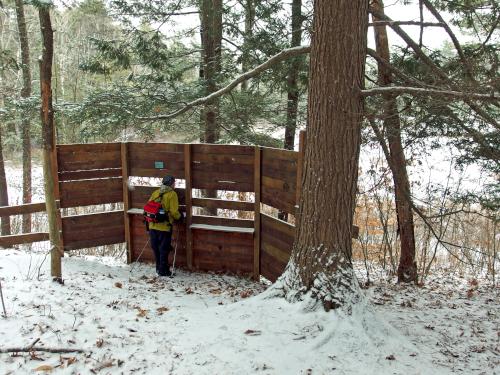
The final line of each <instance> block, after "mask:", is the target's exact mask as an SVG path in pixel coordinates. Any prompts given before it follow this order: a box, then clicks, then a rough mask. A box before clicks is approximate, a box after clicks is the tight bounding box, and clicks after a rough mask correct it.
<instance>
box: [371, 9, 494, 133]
mask: <svg viewBox="0 0 500 375" xmlns="http://www.w3.org/2000/svg"><path fill="white" fill-rule="evenodd" d="M370 12H371V13H372V14H373V15H375V16H376V17H377V18H379V19H381V20H384V21H392V19H390V18H389V17H387V16H386V15H385V14H384V13H381V12H379V11H377V10H376V9H374V8H373V7H370ZM389 27H390V28H391V29H393V30H394V31H395V32H396V34H398V35H399V36H400V37H401V38H402V39H403V40H404V41H405V42H406V44H408V46H409V47H411V49H412V50H413V51H414V52H415V54H416V55H417V56H418V57H419V58H420V59H421V60H422V61H423V62H424V63H425V64H426V65H427V66H429V68H431V70H432V71H433V72H434V74H436V76H437V77H439V78H440V79H441V80H443V82H445V83H447V84H448V85H450V88H452V89H453V90H459V88H457V86H456V84H455V83H454V82H453V81H452V80H451V79H450V77H448V75H447V74H446V73H445V72H444V71H442V70H441V69H440V68H439V67H438V66H437V65H436V64H435V63H434V62H433V61H432V60H431V59H430V58H429V57H428V56H427V55H426V54H425V53H424V52H423V51H422V49H421V48H420V47H419V46H418V44H417V43H415V41H414V40H413V39H412V38H410V36H409V35H408V34H407V33H406V32H405V31H404V30H403V29H401V28H400V27H399V26H398V25H395V24H389ZM464 102H465V103H467V105H468V106H469V107H470V108H471V109H473V110H474V111H475V112H476V113H477V114H478V115H479V116H481V117H482V118H483V119H484V120H485V121H487V122H488V123H489V124H491V125H492V126H494V127H495V128H496V129H500V124H499V123H498V122H497V120H496V119H495V118H494V117H492V116H491V115H490V114H489V113H488V112H486V111H484V110H483V109H482V108H481V107H479V106H478V105H477V104H476V103H474V102H473V101H472V100H471V99H468V98H464Z"/></svg>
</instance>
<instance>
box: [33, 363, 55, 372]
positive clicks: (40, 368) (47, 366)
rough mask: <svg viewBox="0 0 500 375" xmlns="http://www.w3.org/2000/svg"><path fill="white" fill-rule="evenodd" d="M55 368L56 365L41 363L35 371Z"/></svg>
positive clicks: (49, 370)
mask: <svg viewBox="0 0 500 375" xmlns="http://www.w3.org/2000/svg"><path fill="white" fill-rule="evenodd" d="M53 369H54V367H52V366H50V365H41V366H38V367H37V368H35V369H33V371H48V372H51V371H52V370H53Z"/></svg>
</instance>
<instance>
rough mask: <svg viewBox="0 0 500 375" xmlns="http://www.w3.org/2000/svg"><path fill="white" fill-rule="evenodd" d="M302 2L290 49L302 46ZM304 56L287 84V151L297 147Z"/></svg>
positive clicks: (296, 7)
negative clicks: (300, 80)
mask: <svg viewBox="0 0 500 375" xmlns="http://www.w3.org/2000/svg"><path fill="white" fill-rule="evenodd" d="M302 20H303V19H302V0H293V1H292V41H291V45H290V47H297V46H300V43H301V41H302ZM302 59H303V56H298V57H294V58H292V59H291V60H290V68H289V70H288V76H287V77H286V83H287V104H286V106H287V108H286V125H285V142H284V148H285V149H286V150H293V148H294V146H295V131H296V129H297V109H298V106H299V88H298V85H297V77H298V74H299V69H300V61H301V60H302ZM278 218H279V219H281V220H284V221H287V220H288V214H287V213H286V212H279V213H278Z"/></svg>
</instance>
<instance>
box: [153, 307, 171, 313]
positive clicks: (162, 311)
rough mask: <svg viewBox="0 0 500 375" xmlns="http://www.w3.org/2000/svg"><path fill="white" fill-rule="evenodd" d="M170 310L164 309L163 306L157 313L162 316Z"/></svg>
mask: <svg viewBox="0 0 500 375" xmlns="http://www.w3.org/2000/svg"><path fill="white" fill-rule="evenodd" d="M168 310H169V308H168V307H164V306H162V307H158V308H157V309H156V312H157V313H158V314H159V315H162V314H163V313H164V312H166V311H168Z"/></svg>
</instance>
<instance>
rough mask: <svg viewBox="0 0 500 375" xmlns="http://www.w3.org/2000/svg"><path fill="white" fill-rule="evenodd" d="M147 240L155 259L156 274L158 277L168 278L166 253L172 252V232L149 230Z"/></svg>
mask: <svg viewBox="0 0 500 375" xmlns="http://www.w3.org/2000/svg"><path fill="white" fill-rule="evenodd" d="M149 240H150V241H151V247H152V249H153V252H154V254H155V259H156V273H158V275H160V276H170V270H169V267H168V253H170V250H172V245H171V242H172V232H165V231H162V230H155V229H151V230H150V231H149Z"/></svg>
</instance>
